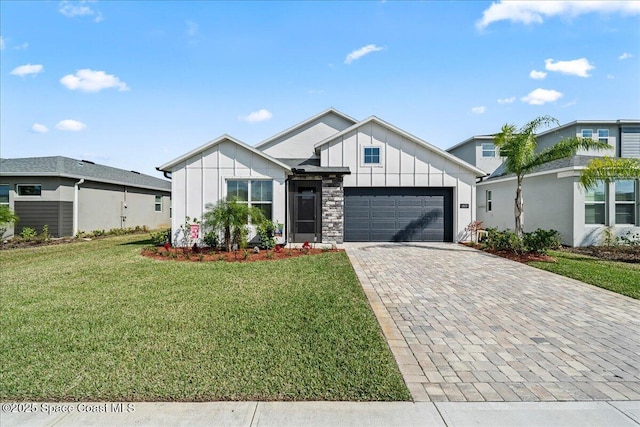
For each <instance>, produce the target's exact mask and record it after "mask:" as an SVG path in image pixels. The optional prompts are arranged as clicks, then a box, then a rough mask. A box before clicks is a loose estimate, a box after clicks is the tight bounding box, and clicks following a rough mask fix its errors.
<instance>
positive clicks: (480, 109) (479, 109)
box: [471, 105, 487, 114]
mask: <svg viewBox="0 0 640 427" xmlns="http://www.w3.org/2000/svg"><path fill="white" fill-rule="evenodd" d="M486 110H487V107H485V106H484V105H479V106H477V107H473V108H472V109H471V112H472V113H473V114H484V112H485V111H486Z"/></svg>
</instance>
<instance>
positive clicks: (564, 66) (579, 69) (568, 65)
mask: <svg viewBox="0 0 640 427" xmlns="http://www.w3.org/2000/svg"><path fill="white" fill-rule="evenodd" d="M544 68H545V69H547V70H548V71H557V72H559V73H562V74H569V75H572V76H578V77H589V76H590V74H589V70H593V69H594V68H596V67H594V66H593V65H591V64H590V63H589V60H588V59H587V58H580V59H574V60H573V61H556V62H553V59H551V58H549V59H545V60H544Z"/></svg>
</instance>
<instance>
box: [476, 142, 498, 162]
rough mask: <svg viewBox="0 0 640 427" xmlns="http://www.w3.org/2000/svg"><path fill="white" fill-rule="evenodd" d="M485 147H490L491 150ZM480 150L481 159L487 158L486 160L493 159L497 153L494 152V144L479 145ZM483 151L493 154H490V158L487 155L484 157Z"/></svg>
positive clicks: (484, 143)
mask: <svg viewBox="0 0 640 427" xmlns="http://www.w3.org/2000/svg"><path fill="white" fill-rule="evenodd" d="M485 146H491V148H485ZM480 150H481V152H482V157H484V158H487V159H488V158H494V157H496V152H497V150H496V144H494V143H493V142H483V143H482V144H480ZM485 151H487V152H493V154H492V155H490V156H487V155H485V154H484V153H485Z"/></svg>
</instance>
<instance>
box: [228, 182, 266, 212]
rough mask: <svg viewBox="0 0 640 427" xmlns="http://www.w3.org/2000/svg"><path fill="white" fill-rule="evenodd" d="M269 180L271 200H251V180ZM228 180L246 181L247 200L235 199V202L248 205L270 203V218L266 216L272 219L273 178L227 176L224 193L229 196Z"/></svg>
mask: <svg viewBox="0 0 640 427" xmlns="http://www.w3.org/2000/svg"><path fill="white" fill-rule="evenodd" d="M257 181H260V182H270V183H271V200H270V201H268V202H266V201H255V202H254V201H252V200H251V186H252V185H253V184H252V182H257ZM229 182H246V183H247V200H246V201H245V200H236V202H237V203H242V204H246V205H249V206H250V207H252V206H254V207H255V206H259V205H271V218H267V219H269V220H273V179H247V178H227V179H226V180H225V188H224V191H225V194H226V195H227V197H228V196H229Z"/></svg>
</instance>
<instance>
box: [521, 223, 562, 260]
mask: <svg viewBox="0 0 640 427" xmlns="http://www.w3.org/2000/svg"><path fill="white" fill-rule="evenodd" d="M522 244H523V245H524V248H525V250H527V251H528V252H534V253H537V254H546V253H547V251H548V250H549V249H556V248H558V247H559V246H560V233H559V232H557V231H556V230H543V229H541V228H538V229H537V230H536V231H533V232H531V233H524V234H523V235H522Z"/></svg>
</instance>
